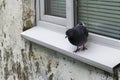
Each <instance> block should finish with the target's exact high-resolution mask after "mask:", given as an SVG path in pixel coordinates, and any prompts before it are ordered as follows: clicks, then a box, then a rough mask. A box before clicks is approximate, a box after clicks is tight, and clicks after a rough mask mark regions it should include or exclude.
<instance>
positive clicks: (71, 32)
mask: <svg viewBox="0 0 120 80" xmlns="http://www.w3.org/2000/svg"><path fill="white" fill-rule="evenodd" d="M66 35H67V37H68V40H69V41H70V43H71V44H73V45H75V46H77V47H79V46H82V45H84V44H85V43H86V42H87V37H88V30H87V29H86V27H84V25H83V24H78V25H77V26H75V27H73V28H71V29H68V30H67V31H66Z"/></svg>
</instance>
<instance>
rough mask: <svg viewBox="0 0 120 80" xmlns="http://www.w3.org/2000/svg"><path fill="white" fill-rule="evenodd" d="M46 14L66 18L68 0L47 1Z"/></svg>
mask: <svg viewBox="0 0 120 80" xmlns="http://www.w3.org/2000/svg"><path fill="white" fill-rule="evenodd" d="M45 14H47V15H52V16H59V17H63V18H66V0H45Z"/></svg>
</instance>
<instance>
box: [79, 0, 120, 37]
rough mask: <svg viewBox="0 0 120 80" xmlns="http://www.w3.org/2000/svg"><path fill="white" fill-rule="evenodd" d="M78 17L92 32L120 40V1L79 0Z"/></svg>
mask: <svg viewBox="0 0 120 80" xmlns="http://www.w3.org/2000/svg"><path fill="white" fill-rule="evenodd" d="M77 15H78V16H77V22H78V23H79V22H83V23H85V24H86V25H87V28H88V30H89V31H90V32H93V33H97V34H101V35H104V36H109V37H112V38H116V39H120V0H78V2H77Z"/></svg>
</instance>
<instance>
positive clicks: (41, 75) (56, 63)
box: [0, 0, 113, 80]
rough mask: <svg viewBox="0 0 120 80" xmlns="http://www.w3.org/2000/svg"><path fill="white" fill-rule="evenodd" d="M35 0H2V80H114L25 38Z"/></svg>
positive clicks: (0, 50) (0, 43) (0, 48)
mask: <svg viewBox="0 0 120 80" xmlns="http://www.w3.org/2000/svg"><path fill="white" fill-rule="evenodd" d="M34 2H35V1H34V0H0V80H113V76H112V75H110V74H109V73H107V72H104V71H102V70H99V69H97V68H95V67H92V66H89V65H87V64H84V63H82V62H80V61H77V60H74V59H72V58H70V57H67V56H64V55H62V54H61V53H58V52H56V51H53V50H50V49H47V48H45V47H43V46H40V45H37V44H34V43H32V42H29V41H27V40H25V39H23V38H22V37H21V35H20V33H21V32H23V31H24V30H26V29H29V28H30V27H32V26H34V25H35V10H34Z"/></svg>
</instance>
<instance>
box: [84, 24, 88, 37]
mask: <svg viewBox="0 0 120 80" xmlns="http://www.w3.org/2000/svg"><path fill="white" fill-rule="evenodd" d="M83 32H84V34H85V35H86V37H88V30H87V28H86V27H84V26H83Z"/></svg>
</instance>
